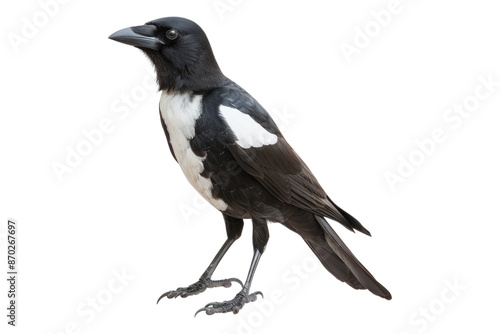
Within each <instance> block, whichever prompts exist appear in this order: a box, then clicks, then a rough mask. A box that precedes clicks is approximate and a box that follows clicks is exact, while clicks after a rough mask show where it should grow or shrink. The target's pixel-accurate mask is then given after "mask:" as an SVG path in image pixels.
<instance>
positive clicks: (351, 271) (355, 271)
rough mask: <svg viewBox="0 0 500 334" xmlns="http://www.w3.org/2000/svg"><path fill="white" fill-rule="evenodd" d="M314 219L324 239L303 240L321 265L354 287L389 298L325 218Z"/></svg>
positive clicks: (317, 217) (389, 295) (316, 217)
mask: <svg viewBox="0 0 500 334" xmlns="http://www.w3.org/2000/svg"><path fill="white" fill-rule="evenodd" d="M314 219H315V220H316V222H317V223H318V224H319V226H320V227H321V229H322V230H323V231H324V239H323V238H321V240H319V241H318V239H315V240H314V241H313V240H311V239H306V238H304V240H305V241H306V243H307V244H308V245H309V247H310V248H311V249H312V251H313V252H314V254H316V256H317V257H318V258H319V260H320V261H321V263H322V264H323V266H324V267H325V268H326V269H327V270H328V271H329V272H330V273H332V275H334V276H335V277H336V278H338V279H339V280H341V281H342V282H346V283H347V284H349V285H350V286H352V287H353V288H355V289H368V290H369V291H370V292H372V293H373V294H375V295H377V296H380V297H382V298H385V299H391V298H392V297H391V293H390V292H389V291H388V290H387V289H386V288H384V287H383V286H382V284H380V283H379V282H377V280H376V279H375V278H374V277H373V276H372V274H370V272H369V271H368V270H367V269H366V268H365V267H364V266H363V265H362V264H361V263H360V262H359V261H358V259H356V257H355V256H354V254H353V253H352V252H351V251H350V250H349V248H347V246H346V245H345V244H344V242H343V241H342V240H341V239H340V237H339V236H338V235H337V233H335V231H334V230H333V228H332V227H331V226H330V224H328V222H327V221H326V220H325V218H323V217H321V216H317V215H314ZM297 232H298V231H297Z"/></svg>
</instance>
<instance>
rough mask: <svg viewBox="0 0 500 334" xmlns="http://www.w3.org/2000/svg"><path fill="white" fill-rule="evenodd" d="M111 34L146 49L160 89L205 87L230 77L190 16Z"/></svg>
mask: <svg viewBox="0 0 500 334" xmlns="http://www.w3.org/2000/svg"><path fill="white" fill-rule="evenodd" d="M109 38H110V39H112V40H115V41H117V42H121V43H124V44H128V45H132V46H135V47H137V48H139V49H141V50H142V51H144V53H145V54H146V55H147V56H148V57H149V59H150V60H151V62H152V63H153V65H154V67H155V70H156V76H157V82H158V86H159V88H160V90H168V91H195V92H196V91H205V90H209V89H211V88H214V87H218V86H220V85H221V83H223V82H224V81H225V80H227V79H226V78H225V77H224V75H223V74H222V72H221V70H220V68H219V66H218V65H217V61H216V60H215V57H214V54H213V52H212V48H211V46H210V43H209V42H208V38H207V36H206V35H205V32H203V30H202V29H201V28H200V26H199V25H197V24H196V23H195V22H193V21H190V20H188V19H184V18H181V17H165V18H161V19H157V20H154V21H150V22H148V23H146V24H145V25H142V26H135V27H130V28H125V29H122V30H119V31H117V32H115V33H114V34H112V35H111V36H109Z"/></svg>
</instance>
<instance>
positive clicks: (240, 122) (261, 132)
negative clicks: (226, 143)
mask: <svg viewBox="0 0 500 334" xmlns="http://www.w3.org/2000/svg"><path fill="white" fill-rule="evenodd" d="M219 111H220V114H221V115H222V117H223V118H224V119H225V120H226V122H227V124H228V125H229V127H230V128H231V130H232V131H233V133H234V134H235V135H236V137H237V140H236V144H238V145H239V146H241V147H242V148H250V147H261V146H263V145H273V144H276V142H277V141H278V137H277V136H276V135H275V134H272V133H270V132H268V131H267V130H266V129H264V128H263V127H262V125H260V124H259V123H257V122H256V121H254V120H253V119H252V117H250V116H248V115H247V114H244V113H242V112H241V111H239V110H238V109H234V108H231V107H226V106H220V107H219Z"/></svg>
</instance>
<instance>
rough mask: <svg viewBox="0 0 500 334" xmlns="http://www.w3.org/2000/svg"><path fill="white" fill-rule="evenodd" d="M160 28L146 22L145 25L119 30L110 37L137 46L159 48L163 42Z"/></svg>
mask: <svg viewBox="0 0 500 334" xmlns="http://www.w3.org/2000/svg"><path fill="white" fill-rule="evenodd" d="M157 33H158V30H157V29H156V27H155V26H154V25H151V24H145V25H143V26H136V27H130V28H125V29H122V30H118V31H117V32H115V33H114V34H112V35H111V36H109V38H110V39H112V40H114V41H117V42H120V43H124V44H128V45H132V46H136V47H138V48H146V49H152V50H159V49H160V48H161V47H162V45H163V42H162V41H161V40H160V39H158V36H157Z"/></svg>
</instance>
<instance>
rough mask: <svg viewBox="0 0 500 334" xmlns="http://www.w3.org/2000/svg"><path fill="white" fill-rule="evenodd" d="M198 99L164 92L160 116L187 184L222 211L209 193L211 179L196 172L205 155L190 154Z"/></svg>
mask: <svg viewBox="0 0 500 334" xmlns="http://www.w3.org/2000/svg"><path fill="white" fill-rule="evenodd" d="M201 100H202V96H201V95H193V94H190V93H167V92H165V91H164V92H163V93H162V94H161V98H160V112H161V117H162V118H163V121H164V122H165V125H166V126H167V130H168V134H169V136H170V144H171V145H172V149H173V151H174V154H175V157H176V158H177V161H178V162H179V165H180V166H181V169H182V171H183V172H184V175H185V176H186V178H187V179H188V181H189V183H191V185H192V186H193V187H194V188H195V189H196V190H197V191H198V192H199V193H200V195H201V196H203V198H205V199H206V200H207V201H208V202H209V203H210V204H212V205H213V206H214V207H215V208H217V209H219V210H220V211H225V210H226V209H227V204H226V203H225V202H224V201H223V200H221V199H215V198H214V197H213V196H212V188H213V184H212V181H210V179H209V178H205V177H202V176H201V175H200V173H202V172H203V169H204V168H203V160H205V158H204V157H203V158H202V157H199V156H197V155H196V154H194V153H193V150H192V149H191V145H190V140H191V139H193V138H194V135H195V123H196V120H197V119H198V118H199V117H200V115H201V112H202V105H201Z"/></svg>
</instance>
